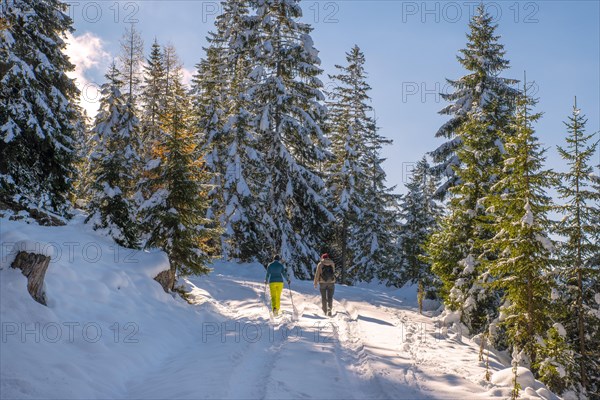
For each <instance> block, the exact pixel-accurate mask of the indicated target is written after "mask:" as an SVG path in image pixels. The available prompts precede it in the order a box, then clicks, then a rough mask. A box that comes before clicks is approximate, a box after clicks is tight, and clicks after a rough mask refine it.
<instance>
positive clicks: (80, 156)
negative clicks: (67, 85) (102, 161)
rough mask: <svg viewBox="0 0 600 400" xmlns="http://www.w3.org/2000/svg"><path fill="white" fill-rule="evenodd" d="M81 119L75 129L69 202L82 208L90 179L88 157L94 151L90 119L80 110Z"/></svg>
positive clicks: (87, 194)
mask: <svg viewBox="0 0 600 400" xmlns="http://www.w3.org/2000/svg"><path fill="white" fill-rule="evenodd" d="M81 115H82V118H81V120H80V121H79V122H78V123H77V124H76V128H75V132H76V133H75V141H74V146H73V147H74V151H75V162H74V166H75V174H74V177H73V193H72V200H71V202H72V203H73V204H75V205H77V206H78V207H83V206H84V204H85V203H86V202H87V200H88V196H89V192H90V186H91V184H92V179H91V176H90V165H91V163H90V157H91V155H92V152H93V150H94V147H95V146H94V140H93V137H94V135H93V134H92V133H91V132H90V126H91V119H90V118H89V117H88V115H87V112H86V111H85V110H82V112H81Z"/></svg>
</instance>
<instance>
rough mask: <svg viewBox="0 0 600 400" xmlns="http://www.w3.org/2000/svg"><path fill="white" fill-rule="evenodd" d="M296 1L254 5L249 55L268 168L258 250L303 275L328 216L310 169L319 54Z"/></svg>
mask: <svg viewBox="0 0 600 400" xmlns="http://www.w3.org/2000/svg"><path fill="white" fill-rule="evenodd" d="M301 16H302V10H301V8H300V6H299V5H298V0H264V1H260V2H258V6H257V10H256V24H257V26H256V28H255V29H256V30H257V31H258V32H259V37H258V38H257V44H256V46H255V49H254V52H253V54H255V55H256V57H255V59H254V61H255V62H256V64H257V66H256V69H255V70H254V71H253V77H254V79H256V80H257V83H256V85H254V86H253V87H252V89H251V90H252V94H253V98H252V101H253V103H254V104H255V106H256V109H255V110H256V111H255V112H254V113H253V117H254V118H253V121H254V123H255V124H256V125H257V126H258V134H259V136H260V137H259V147H260V148H261V149H263V150H264V154H265V164H266V166H267V171H266V181H265V188H264V189H263V191H261V193H260V194H259V195H258V197H259V198H261V199H263V200H264V201H265V202H266V203H267V204H266V206H265V210H266V212H265V214H264V215H263V216H262V219H261V221H260V224H261V225H262V226H267V229H266V230H265V234H266V237H267V239H266V243H265V245H266V246H265V250H266V251H265V252H264V253H263V254H261V256H260V258H261V261H263V262H266V261H267V260H268V257H267V256H268V255H270V254H269V253H271V254H272V253H279V254H281V256H282V257H283V259H284V260H286V261H287V262H288V263H289V265H291V266H292V268H293V271H294V274H295V276H296V277H298V278H307V277H308V276H309V275H310V274H311V270H312V267H313V266H314V263H316V261H317V260H318V247H319V246H320V245H321V242H322V240H321V239H322V235H323V231H324V226H326V225H327V224H328V223H329V221H330V220H331V219H332V215H331V213H330V212H329V211H328V209H327V206H326V201H325V199H324V196H323V192H324V183H323V180H322V178H321V176H319V174H318V172H317V166H318V164H319V163H320V162H322V161H323V160H324V159H325V157H326V150H325V148H326V147H327V146H328V140H327V139H326V138H325V136H324V134H323V131H322V126H323V124H324V118H325V116H326V112H327V110H326V108H325V106H324V105H323V104H322V103H321V102H322V101H323V100H324V97H323V95H322V93H321V90H320V89H321V87H322V82H321V81H320V80H319V78H318V76H319V75H320V74H321V73H322V70H321V69H320V68H319V64H320V60H319V58H318V52H317V50H316V49H315V48H314V46H313V40H312V38H311V36H310V32H311V30H312V28H311V27H310V26H309V25H307V24H305V23H302V22H299V19H300V17H301Z"/></svg>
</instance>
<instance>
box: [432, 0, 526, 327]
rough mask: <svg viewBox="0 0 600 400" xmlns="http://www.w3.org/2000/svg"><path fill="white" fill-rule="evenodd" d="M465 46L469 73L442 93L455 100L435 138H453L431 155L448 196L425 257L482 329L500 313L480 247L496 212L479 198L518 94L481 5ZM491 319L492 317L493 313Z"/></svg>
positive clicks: (491, 179) (447, 295) (497, 162)
mask: <svg viewBox="0 0 600 400" xmlns="http://www.w3.org/2000/svg"><path fill="white" fill-rule="evenodd" d="M469 28H470V33H469V34H468V35H467V37H468V38H469V42H468V43H467V48H466V49H463V50H461V53H462V57H459V58H458V59H459V62H460V63H461V64H462V65H463V66H464V67H465V68H466V69H467V70H468V71H471V73H470V74H469V75H466V76H464V77H463V78H461V79H460V80H458V81H449V83H450V85H451V86H453V87H454V88H455V92H454V93H451V94H449V95H447V96H444V97H445V98H446V99H447V100H450V101H454V103H453V104H451V105H448V106H447V107H446V108H445V109H443V110H442V111H441V113H442V114H452V115H453V118H452V119H451V120H449V121H448V122H447V123H446V124H444V125H443V126H442V127H441V128H440V130H439V131H438V134H437V136H438V137H439V136H443V137H447V138H448V139H450V141H448V142H446V143H444V144H443V145H441V146H440V147H439V148H438V149H437V150H435V151H434V152H433V153H432V157H433V160H434V162H436V163H438V164H437V165H436V166H434V167H433V168H432V172H433V173H434V174H436V175H438V174H443V175H446V177H447V180H446V182H444V183H442V185H441V186H440V187H439V188H438V190H437V193H436V197H439V198H443V197H444V196H445V195H446V194H448V193H449V194H450V200H449V204H448V208H449V212H448V214H447V215H446V216H445V217H444V218H443V220H442V221H441V223H440V230H439V231H438V232H436V233H435V234H433V235H432V236H431V238H430V240H429V241H428V245H427V253H428V257H429V259H428V261H429V262H430V263H431V265H432V269H433V271H434V272H435V273H436V275H438V276H439V277H440V279H441V280H442V287H441V293H440V294H441V295H442V297H443V298H444V299H445V302H446V304H447V305H448V306H449V307H450V309H451V310H460V311H461V318H462V322H463V323H464V324H465V325H466V326H467V327H468V328H469V329H470V330H471V331H474V332H479V331H483V330H484V329H485V328H486V326H487V324H488V323H489V319H490V317H491V318H494V315H495V313H496V312H497V310H496V309H497V306H498V304H497V302H498V301H499V297H498V293H495V292H494V290H493V289H491V288H490V287H489V285H488V283H489V282H490V280H491V276H490V274H489V273H488V271H487V269H486V267H485V266H484V264H485V261H486V260H487V259H493V258H495V257H496V255H495V254H493V253H491V252H485V250H484V248H483V244H484V243H485V242H486V241H487V240H489V239H490V238H491V237H493V236H494V235H495V231H494V226H495V222H494V218H495V216H494V215H493V214H494V212H493V211H492V209H486V208H485V207H483V205H482V203H483V201H484V200H485V197H486V196H487V195H488V194H489V192H490V189H491V187H492V185H493V184H494V183H495V182H496V180H497V176H499V174H500V169H501V166H502V157H503V153H504V152H505V149H504V145H503V142H504V141H505V140H506V138H507V137H510V129H511V125H510V117H511V114H512V111H513V110H514V99H515V96H516V94H517V93H518V91H517V90H516V89H512V88H511V87H510V85H511V84H513V83H515V82H516V81H515V80H511V79H506V78H501V77H498V74H499V73H500V72H502V71H503V70H505V69H506V68H508V61H507V60H505V59H504V58H503V56H504V50H503V46H502V45H501V44H499V43H498V36H496V35H494V32H495V29H496V25H493V24H492V18H491V16H490V15H489V14H487V13H486V12H485V9H484V7H483V5H480V6H479V8H478V10H477V13H476V15H475V16H474V17H473V19H472V20H471V22H470V24H469ZM488 316H490V317H488Z"/></svg>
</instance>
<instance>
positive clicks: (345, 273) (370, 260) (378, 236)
mask: <svg viewBox="0 0 600 400" xmlns="http://www.w3.org/2000/svg"><path fill="white" fill-rule="evenodd" d="M346 61H347V62H348V64H347V66H340V65H336V68H337V69H338V70H339V71H340V73H339V74H337V75H330V76H329V78H330V79H332V80H333V81H334V82H337V83H338V85H337V86H336V87H335V88H334V89H333V91H332V93H330V98H331V100H330V101H329V102H328V106H329V120H330V122H329V127H328V131H329V133H328V136H329V138H330V140H331V143H332V146H331V151H332V152H333V157H332V159H331V160H330V161H329V162H328V163H327V167H326V169H327V172H328V182H327V186H328V187H329V188H330V197H331V199H330V202H331V204H332V206H331V209H332V211H333V214H334V216H335V223H334V224H333V229H332V231H333V236H334V238H333V242H334V243H335V244H334V245H333V250H334V253H335V254H336V255H337V257H336V258H337V259H338V261H339V262H338V265H339V268H340V269H341V281H342V282H352V281H355V280H371V279H372V278H373V277H374V276H375V272H381V271H383V270H385V269H386V268H387V267H388V265H387V262H386V258H385V257H384V255H385V256H391V254H389V253H386V254H384V253H385V252H386V247H388V245H389V244H391V243H393V240H392V239H391V238H390V237H387V236H388V232H390V231H392V229H390V226H389V225H387V224H386V223H385V222H384V221H383V220H378V219H379V218H381V217H384V218H386V217H389V211H388V209H387V207H388V206H389V204H388V201H389V200H390V197H389V195H388V191H387V188H386V187H385V185H384V186H381V185H380V184H381V183H383V182H384V181H385V173H384V172H383V169H381V167H380V164H381V162H383V160H381V159H380V157H379V150H380V148H379V147H378V146H379V144H380V142H379V141H380V140H381V144H389V141H387V140H384V139H383V138H381V137H380V136H378V135H377V133H376V129H377V128H376V124H375V121H374V119H373V118H372V117H371V116H369V113H371V112H372V110H373V109H372V107H371V106H370V105H369V104H368V103H369V102H370V100H371V99H370V97H369V94H368V92H369V90H370V89H371V88H370V86H369V85H368V84H367V82H366V78H367V74H366V72H365V68H364V63H365V56H364V54H363V53H362V52H361V50H360V48H359V47H358V46H356V45H355V46H354V47H353V48H352V49H351V50H350V52H348V53H346ZM381 173H383V175H381ZM382 224H383V225H382Z"/></svg>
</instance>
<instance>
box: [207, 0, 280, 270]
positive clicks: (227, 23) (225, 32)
mask: <svg viewBox="0 0 600 400" xmlns="http://www.w3.org/2000/svg"><path fill="white" fill-rule="evenodd" d="M253 23H254V18H252V17H250V15H249V2H248V1H234V0H229V1H226V2H223V13H222V14H221V15H219V16H218V17H217V21H216V28H217V29H216V32H215V33H211V35H210V36H209V38H208V41H209V43H210V47H209V49H207V52H208V58H207V63H208V65H207V67H206V68H205V71H206V72H209V74H208V75H206V76H205V77H203V78H202V79H201V80H200V81H199V83H200V85H204V86H206V87H207V88H210V87H211V84H212V83H211V82H210V81H208V80H207V79H210V80H214V82H215V85H214V86H219V91H220V93H218V94H216V95H217V96H218V97H217V101H216V102H215V101H214V100H213V101H212V104H213V105H211V107H210V108H214V109H215V110H214V111H212V110H210V108H209V109H208V110H207V111H209V112H204V113H203V114H204V117H203V118H201V120H200V122H201V126H203V127H205V128H204V130H205V131H206V133H207V135H206V141H205V143H204V148H205V151H206V152H207V153H208V157H209V160H208V164H209V168H210V169H211V171H212V172H214V174H215V175H214V178H215V180H216V181H215V182H214V189H213V191H212V192H211V198H212V207H211V211H210V213H211V215H214V216H216V217H217V218H218V220H219V223H220V225H221V227H222V229H223V237H222V238H221V247H222V254H223V256H224V257H225V258H237V259H241V260H252V259H254V258H255V257H256V255H257V254H260V253H261V251H263V247H264V240H263V239H262V232H263V231H264V229H263V227H261V226H260V225H259V221H260V218H262V216H263V215H264V212H263V211H262V210H261V206H262V204H264V200H261V199H259V198H258V196H257V194H258V193H259V192H260V190H261V187H262V185H263V184H264V178H263V177H264V170H265V167H264V163H263V162H262V156H261V152H260V151H259V149H258V142H257V135H256V124H255V123H254V121H253V119H252V112H253V103H252V102H251V93H250V88H251V87H252V85H253V84H254V82H255V80H254V79H253V77H252V76H253V74H252V72H253V68H254V63H253V61H252V59H253V54H252V53H251V52H252V50H253V46H254V45H255V42H256V35H257V31H256V30H254V29H253ZM212 71H215V72H216V71H218V73H213V72H212ZM209 104H211V103H209ZM201 115H202V113H201ZM269 256H270V255H269Z"/></svg>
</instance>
